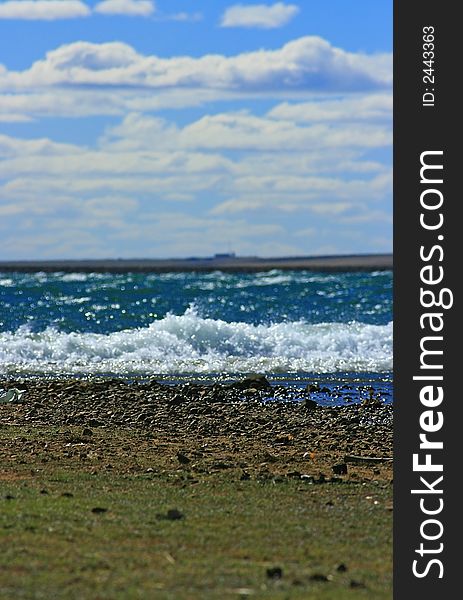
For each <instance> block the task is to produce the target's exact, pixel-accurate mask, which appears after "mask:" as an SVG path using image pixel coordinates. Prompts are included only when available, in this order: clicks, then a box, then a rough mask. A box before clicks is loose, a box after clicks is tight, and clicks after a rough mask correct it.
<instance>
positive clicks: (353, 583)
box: [349, 579, 366, 588]
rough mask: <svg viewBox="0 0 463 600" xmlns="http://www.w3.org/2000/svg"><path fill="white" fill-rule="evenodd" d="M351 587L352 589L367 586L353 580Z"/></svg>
mask: <svg viewBox="0 0 463 600" xmlns="http://www.w3.org/2000/svg"><path fill="white" fill-rule="evenodd" d="M349 587H351V588H365V587H366V585H365V584H364V583H362V582H361V581H357V580H356V579H351V581H350V584H349Z"/></svg>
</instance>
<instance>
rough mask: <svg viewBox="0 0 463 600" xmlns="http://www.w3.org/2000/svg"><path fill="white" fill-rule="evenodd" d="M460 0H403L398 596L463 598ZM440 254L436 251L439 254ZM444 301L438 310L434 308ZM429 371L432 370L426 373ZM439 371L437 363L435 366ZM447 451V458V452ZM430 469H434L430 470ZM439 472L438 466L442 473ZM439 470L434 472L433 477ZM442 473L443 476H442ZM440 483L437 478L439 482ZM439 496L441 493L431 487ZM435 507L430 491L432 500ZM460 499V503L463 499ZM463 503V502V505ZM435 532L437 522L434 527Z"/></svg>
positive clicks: (398, 87)
mask: <svg viewBox="0 0 463 600" xmlns="http://www.w3.org/2000/svg"><path fill="white" fill-rule="evenodd" d="M457 7H458V4H457V3H450V2H437V1H434V2H433V1H429V0H421V1H420V2H407V1H406V0H402V1H400V0H395V1H394V382H395V383H394V384H395V394H394V397H395V407H394V411H395V416H394V419H395V421H394V471H395V472H394V600H407V599H415V598H418V599H420V600H428V599H431V598H432V599H435V598H438V599H439V600H446V599H453V598H457V597H460V593H461V585H459V580H460V578H461V575H463V567H460V563H461V560H462V559H461V550H460V546H461V545H460V538H463V516H462V510H461V509H463V506H462V505H463V493H462V492H461V491H460V488H461V487H462V486H461V482H463V468H462V467H463V422H462V419H461V404H462V403H463V397H462V396H463V394H462V393H461V392H459V384H460V386H461V382H460V381H457V373H458V372H460V373H461V377H462V378H463V363H462V360H461V359H460V349H459V346H460V344H459V339H460V337H461V336H462V335H463V325H462V323H461V320H460V318H459V306H460V304H461V303H460V302H459V294H458V290H457V284H458V283H459V277H458V275H459V271H461V269H459V268H458V267H459V265H458V261H459V259H463V250H462V247H461V246H460V244H459V243H458V241H460V240H461V241H462V242H463V232H460V231H459V229H460V224H459V219H458V214H459V207H460V205H463V198H462V192H461V190H459V185H458V184H459V179H460V174H461V175H463V165H461V166H460V164H459V163H460V156H462V154H463V152H462V150H461V149H460V148H459V146H460V141H459V138H460V136H462V134H463V126H462V120H463V119H462V116H461V114H462V111H463V103H462V102H461V101H460V100H459V94H458V91H457V90H458V89H459V87H460V85H461V82H460V79H461V72H462V58H461V51H460V47H461V43H462V39H463V35H462V28H463V25H461V21H459V19H458V17H457ZM426 26H432V27H434V29H435V40H434V44H435V62H434V65H433V66H434V69H435V71H434V75H435V84H434V85H426V84H425V83H424V82H423V75H424V73H423V71H422V69H423V68H424V67H423V62H422V61H423V56H422V53H423V28H424V27H426ZM426 87H428V88H432V87H434V88H435V89H434V93H435V103H434V106H432V107H431V106H423V105H422V96H423V93H424V92H425V88H426ZM428 150H443V165H444V168H443V179H444V183H443V185H442V186H440V189H441V190H442V192H443V193H444V204H443V209H442V210H443V215H444V225H443V227H442V230H440V231H439V232H438V233H439V234H442V235H443V236H444V239H443V240H441V241H437V240H436V238H437V232H432V231H425V230H423V228H422V227H421V226H420V221H419V219H420V212H422V209H421V207H420V194H421V192H422V191H423V184H421V183H420V166H421V165H420V155H421V153H422V152H424V151H428ZM434 243H437V244H441V245H442V248H443V250H444V258H443V260H442V262H440V263H439V262H437V259H436V260H435V261H434V264H435V265H441V266H443V268H444V273H445V275H444V280H443V283H442V286H444V287H448V288H450V289H451V290H452V291H453V293H454V305H453V307H452V308H450V309H448V310H442V313H443V317H444V319H445V325H444V329H443V332H442V334H441V335H443V337H444V340H443V351H444V352H443V356H442V357H440V358H441V362H443V365H444V368H443V370H442V371H440V374H442V375H443V378H444V379H443V382H442V384H439V383H436V385H442V386H443V388H444V400H443V402H442V404H441V406H440V407H439V409H437V408H436V410H442V412H443V414H444V425H443V428H442V429H441V430H440V431H439V432H438V433H435V434H433V435H434V439H436V440H438V439H440V440H443V442H444V447H443V449H442V450H439V451H434V452H433V455H434V456H433V462H442V463H443V466H444V470H443V473H442V474H443V475H444V479H443V482H442V486H441V487H442V488H443V494H442V496H440V497H442V498H443V500H444V508H443V510H442V512H441V513H440V514H439V515H436V518H438V519H440V520H441V521H442V524H443V526H444V533H443V535H442V538H441V539H439V540H436V541H435V542H430V541H426V540H423V539H422V537H421V535H420V525H421V524H422V522H423V521H424V520H426V518H432V517H429V516H426V515H423V513H422V512H421V510H420V505H419V499H420V497H419V496H418V495H413V494H411V490H412V489H416V488H417V487H421V488H423V487H424V486H423V485H421V486H420V485H419V484H420V481H419V477H420V474H417V473H414V472H413V468H412V456H413V454H414V453H416V452H419V433H420V432H421V428H420V423H419V418H420V414H421V413H422V411H423V410H426V409H425V408H424V407H423V406H422V405H421V403H420V399H419V391H420V389H421V387H422V386H423V385H424V384H423V382H417V381H413V376H414V375H418V374H420V369H419V365H420V340H421V337H422V336H423V335H425V334H424V333H423V331H422V330H421V329H420V315H421V314H422V313H423V312H426V309H423V308H422V307H421V306H420V285H421V283H420V269H421V267H422V266H423V263H422V261H421V259H420V254H419V253H420V246H422V245H424V246H425V247H426V248H430V247H431V246H432V245H433V244H434ZM436 257H437V253H436ZM433 310H439V309H433ZM421 374H423V372H421ZM434 374H435V372H434ZM438 459H440V460H438ZM421 475H426V474H424V473H421ZM435 475H437V474H435ZM428 479H429V480H432V479H433V474H432V473H431V474H430V476H429V477H428ZM434 479H435V477H434ZM436 487H437V486H436ZM431 497H432V498H434V502H435V503H437V500H436V498H438V497H439V496H437V495H428V496H427V498H431ZM429 502H430V504H429V506H431V500H430V501H429ZM460 507H461V508H460ZM459 508H460V510H458V509H459ZM429 531H431V529H429ZM421 542H424V543H425V546H426V547H427V548H433V547H434V548H436V547H437V546H438V544H439V542H442V543H443V544H444V547H443V551H442V552H441V553H434V554H431V553H430V554H427V555H425V558H420V556H419V555H418V554H417V553H416V552H415V550H416V549H417V548H419V545H420V543H421ZM432 558H438V559H440V560H441V561H442V563H443V568H444V572H443V578H439V576H438V575H439V570H440V569H439V568H437V566H436V565H434V566H433V567H431V568H430V570H429V573H428V575H427V576H425V577H422V578H417V577H416V576H414V574H413V571H412V564H413V561H414V560H415V559H420V561H421V562H420V568H421V570H423V565H425V564H426V560H431V559H432Z"/></svg>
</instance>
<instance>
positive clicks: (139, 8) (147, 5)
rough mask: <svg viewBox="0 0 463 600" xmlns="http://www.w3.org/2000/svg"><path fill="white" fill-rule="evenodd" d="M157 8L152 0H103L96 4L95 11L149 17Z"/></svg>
mask: <svg viewBox="0 0 463 600" xmlns="http://www.w3.org/2000/svg"><path fill="white" fill-rule="evenodd" d="M155 10H156V7H155V4H154V2H152V0H103V2H98V4H96V5H95V7H94V11H95V12H96V13H100V14H103V15H127V16H136V17H149V16H150V15H152V14H154V12H155Z"/></svg>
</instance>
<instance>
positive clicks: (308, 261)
mask: <svg viewBox="0 0 463 600" xmlns="http://www.w3.org/2000/svg"><path fill="white" fill-rule="evenodd" d="M392 267H393V265H392V254H349V255H347V254H346V255H337V256H287V257H277V258H259V257H257V256H234V255H226V254H225V255H216V256H214V257H211V258H172V259H170V258H168V259H150V258H146V259H138V258H136V259H135V258H134V259H126V258H123V259H88V260H18V261H0V271H3V272H12V271H19V272H29V273H36V272H40V271H45V272H56V271H63V272H67V273H76V272H81V273H129V272H139V273H140V272H142V273H166V272H172V271H175V272H181V271H228V272H241V273H243V272H250V273H251V272H257V271H270V270H272V269H283V270H307V271H389V270H392Z"/></svg>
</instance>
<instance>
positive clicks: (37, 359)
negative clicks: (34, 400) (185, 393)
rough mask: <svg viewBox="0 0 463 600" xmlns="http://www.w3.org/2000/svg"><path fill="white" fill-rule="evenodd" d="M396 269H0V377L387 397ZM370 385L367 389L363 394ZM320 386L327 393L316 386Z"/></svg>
mask: <svg viewBox="0 0 463 600" xmlns="http://www.w3.org/2000/svg"><path fill="white" fill-rule="evenodd" d="M392 281H393V279H392V272H390V271H374V272H349V273H319V272H310V271H281V270H272V271H266V272H260V273H224V272H219V271H217V272H209V273H198V272H185V273H183V272H182V273H159V274H157V273H123V274H120V273H118V274H115V273H67V272H66V273H64V272H56V273H45V272H38V273H9V272H8V273H0V377H2V378H30V377H89V376H98V377H111V378H113V377H121V378H124V379H127V380H132V379H138V380H139V379H145V378H153V377H155V378H156V379H159V380H162V381H166V382H173V383H178V382H185V381H201V382H212V381H229V380H233V379H235V378H237V377H239V376H243V374H249V373H263V374H265V375H266V376H267V378H268V379H269V380H270V381H271V382H272V383H273V384H275V385H283V386H293V387H296V388H297V387H298V386H299V387H302V386H306V385H307V384H308V382H311V383H314V384H316V385H319V387H325V389H326V390H330V392H331V393H330V394H328V395H327V396H326V397H324V398H322V399H321V401H322V403H324V404H329V403H334V404H336V403H340V402H344V401H345V396H343V395H342V394H339V399H338V400H337V395H336V394H335V393H334V391H335V390H336V389H348V390H349V401H352V402H358V401H362V399H364V398H365V397H366V395H367V394H368V392H367V390H368V389H369V388H370V387H372V388H373V389H374V390H375V394H378V395H380V396H381V398H382V400H383V401H384V402H387V403H390V402H392V401H393V377H392V366H393V364H392V320H393V314H392ZM370 394H371V392H370ZM322 395H323V394H322Z"/></svg>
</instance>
